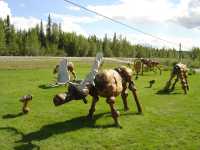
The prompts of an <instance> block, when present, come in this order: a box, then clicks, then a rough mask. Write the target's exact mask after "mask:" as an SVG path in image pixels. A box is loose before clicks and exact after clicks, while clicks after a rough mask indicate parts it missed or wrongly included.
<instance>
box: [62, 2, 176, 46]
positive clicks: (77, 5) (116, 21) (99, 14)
mask: <svg viewBox="0 0 200 150" xmlns="http://www.w3.org/2000/svg"><path fill="white" fill-rule="evenodd" d="M64 1H65V2H67V3H70V4H72V5H74V6H76V7H79V8H81V9H84V10H86V11H88V12H91V13H93V14H96V15H98V16H101V17H103V18H106V19H108V20H110V21H112V22H115V23H117V24H120V25H122V26H125V27H127V28H129V29H131V30H134V31H137V32H139V33H142V34H144V35H147V36H150V37H153V38H155V39H158V40H160V41H164V42H167V43H170V44H173V45H176V46H179V43H176V42H172V41H169V40H166V39H163V38H160V37H158V36H155V35H153V34H150V33H147V32H144V31H142V30H140V29H138V28H135V27H133V26H130V25H128V24H125V23H123V22H121V21H118V20H115V19H113V18H110V17H107V16H105V15H103V14H101V13H99V12H96V11H94V10H91V9H88V8H86V7H84V6H82V5H80V4H78V3H75V2H72V1H69V0H64Z"/></svg>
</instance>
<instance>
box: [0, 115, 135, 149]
mask: <svg viewBox="0 0 200 150" xmlns="http://www.w3.org/2000/svg"><path fill="white" fill-rule="evenodd" d="M132 114H134V115H135V114H137V113H126V114H122V116H123V115H132ZM104 115H108V116H110V112H107V113H101V114H97V115H94V118H93V119H92V120H88V119H87V117H86V116H81V117H76V118H72V119H70V120H67V121H63V122H57V123H53V124H49V125H44V126H43V127H42V128H41V129H40V130H38V131H34V132H31V133H28V134H24V133H22V132H19V131H18V130H17V129H15V128H13V127H5V128H0V130H8V131H11V132H14V133H15V134H20V135H21V136H22V139H21V140H19V141H16V143H21V144H22V145H19V146H17V147H15V150H25V149H29V150H32V149H34V148H37V149H40V147H39V146H37V145H34V144H32V142H33V141H41V140H45V139H47V138H49V137H51V136H53V135H57V134H62V133H66V132H72V131H76V130H79V129H82V128H111V127H116V126H115V125H114V124H106V125H95V123H96V120H98V119H99V118H101V117H102V116H104Z"/></svg>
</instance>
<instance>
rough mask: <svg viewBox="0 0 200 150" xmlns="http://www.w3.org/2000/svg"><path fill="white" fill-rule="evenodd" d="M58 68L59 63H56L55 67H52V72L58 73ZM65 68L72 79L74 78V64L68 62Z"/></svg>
mask: <svg viewBox="0 0 200 150" xmlns="http://www.w3.org/2000/svg"><path fill="white" fill-rule="evenodd" d="M58 68H59V65H56V67H55V68H54V69H53V74H56V73H58ZM66 69H67V70H68V71H69V72H70V73H71V74H72V76H73V80H76V73H75V71H74V64H73V63H72V62H68V63H67V68H66Z"/></svg>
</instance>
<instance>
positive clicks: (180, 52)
mask: <svg viewBox="0 0 200 150" xmlns="http://www.w3.org/2000/svg"><path fill="white" fill-rule="evenodd" d="M178 60H179V62H181V61H182V51H181V43H180V44H179V57H178Z"/></svg>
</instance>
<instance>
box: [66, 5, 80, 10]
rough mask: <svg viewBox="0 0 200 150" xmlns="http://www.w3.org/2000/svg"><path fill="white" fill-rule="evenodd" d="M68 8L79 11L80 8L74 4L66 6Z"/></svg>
mask: <svg viewBox="0 0 200 150" xmlns="http://www.w3.org/2000/svg"><path fill="white" fill-rule="evenodd" d="M67 8H68V9H69V10H73V11H79V10H80V8H79V7H76V6H70V7H67Z"/></svg>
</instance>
